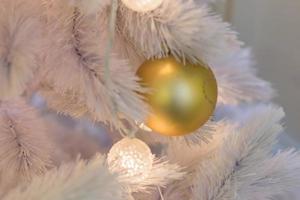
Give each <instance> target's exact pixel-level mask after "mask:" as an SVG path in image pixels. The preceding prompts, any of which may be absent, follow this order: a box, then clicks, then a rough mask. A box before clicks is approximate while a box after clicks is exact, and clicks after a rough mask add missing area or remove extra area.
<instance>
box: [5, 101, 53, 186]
mask: <svg viewBox="0 0 300 200" xmlns="http://www.w3.org/2000/svg"><path fill="white" fill-rule="evenodd" d="M46 133H47V132H46V128H45V125H44V121H43V119H42V118H40V116H39V114H38V113H37V111H36V110H35V109H34V108H33V107H31V106H29V105H27V103H26V102H25V101H24V100H22V99H16V100H10V101H2V102H0V177H1V179H0V187H1V189H0V191H1V192H3V190H5V189H7V188H10V187H12V186H14V185H15V184H17V183H19V184H20V183H22V182H25V183H26V182H28V181H30V180H31V179H32V178H33V177H34V176H41V175H43V174H44V173H45V172H46V170H47V169H48V168H49V167H51V166H52V162H51V154H52V148H53V143H52V141H51V139H49V138H48V137H47V134H46Z"/></svg>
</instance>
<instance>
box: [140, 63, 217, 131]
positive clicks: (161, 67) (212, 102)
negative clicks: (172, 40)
mask: <svg viewBox="0 0 300 200" xmlns="http://www.w3.org/2000/svg"><path fill="white" fill-rule="evenodd" d="M137 75H138V76H139V77H140V78H141V83H142V85H143V86H145V87H147V88H149V89H150V92H148V93H147V94H143V95H144V96H145V99H146V101H147V103H148V104H149V105H150V107H151V108H152V110H151V114H149V116H148V119H147V122H146V125H147V126H148V127H150V128H151V129H152V130H153V131H155V132H158V133H160V134H163V135H167V136H182V135H185V134H189V133H191V132H193V131H195V130H197V129H198V128H200V127H201V126H202V125H204V124H205V123H206V122H207V121H208V120H209V119H210V117H211V116H212V114H213V112H214V110H215V107H216V103H217V96H218V88H217V81H216V78H215V76H214V74H213V72H212V71H211V69H210V68H209V67H208V66H205V65H202V64H196V65H194V64H190V63H186V64H185V65H184V64H182V63H180V62H178V61H177V60H176V59H175V58H173V57H167V58H162V59H155V60H148V61H146V62H145V63H143V64H142V65H141V66H140V68H139V69H138V71H137Z"/></svg>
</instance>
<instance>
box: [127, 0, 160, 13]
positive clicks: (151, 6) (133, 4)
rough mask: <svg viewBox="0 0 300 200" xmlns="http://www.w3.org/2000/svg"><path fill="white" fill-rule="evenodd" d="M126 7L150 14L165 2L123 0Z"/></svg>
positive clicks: (155, 0) (158, 0) (157, 0)
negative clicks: (149, 12)
mask: <svg viewBox="0 0 300 200" xmlns="http://www.w3.org/2000/svg"><path fill="white" fill-rule="evenodd" d="M122 2H123V3H124V5H125V6H126V7H128V8H129V9H131V10H134V11H136V12H148V11H151V10H155V9H156V8H158V7H159V6H160V5H161V4H162V2H163V0H122Z"/></svg>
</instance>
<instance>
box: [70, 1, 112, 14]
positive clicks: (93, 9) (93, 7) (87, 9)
mask: <svg viewBox="0 0 300 200" xmlns="http://www.w3.org/2000/svg"><path fill="white" fill-rule="evenodd" d="M69 2H70V5H72V6H74V7H77V8H79V9H80V11H82V12H83V13H84V14H85V15H92V14H96V13H97V12H98V11H99V10H101V8H102V7H104V6H107V5H109V4H110V3H111V2H110V1H109V0H69Z"/></svg>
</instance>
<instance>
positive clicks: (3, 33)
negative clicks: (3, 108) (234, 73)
mask: <svg viewBox="0 0 300 200" xmlns="http://www.w3.org/2000/svg"><path fill="white" fill-rule="evenodd" d="M40 11H41V3H40V2H39V1H36V0H32V1H31V2H30V3H28V1H27V0H13V1H12V0H1V2H0V99H3V98H5V99H6V98H10V97H15V96H18V95H20V94H22V93H23V92H24V90H25V88H26V84H27V83H28V82H29V81H30V80H31V79H32V78H33V76H34V73H35V71H36V70H37V68H38V67H39V59H38V58H39V55H40V54H39V53H40V51H42V50H43V39H42V37H43V34H42V33H43V30H44V29H43V23H42V21H41V18H40Z"/></svg>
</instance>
